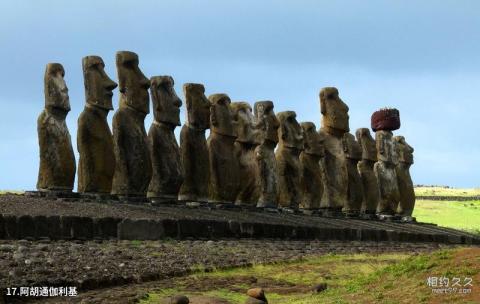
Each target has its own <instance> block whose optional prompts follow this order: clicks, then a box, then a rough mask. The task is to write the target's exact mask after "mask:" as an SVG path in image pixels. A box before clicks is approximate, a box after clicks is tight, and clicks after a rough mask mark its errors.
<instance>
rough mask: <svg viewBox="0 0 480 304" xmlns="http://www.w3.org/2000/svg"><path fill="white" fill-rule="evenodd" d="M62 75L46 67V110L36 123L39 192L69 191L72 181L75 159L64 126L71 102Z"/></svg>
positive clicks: (51, 65) (60, 68)
mask: <svg viewBox="0 0 480 304" xmlns="http://www.w3.org/2000/svg"><path fill="white" fill-rule="evenodd" d="M64 75H65V71H64V69H63V66H62V65H61V64H59V63H49V64H47V67H46V70H45V78H44V92H45V109H44V110H43V111H42V113H41V114H40V116H39V117H38V120H37V131H38V143H39V146H40V167H39V172H38V181H37V189H38V190H40V191H71V190H72V189H73V184H74V181H75V169H76V165H75V155H74V154H73V148H72V142H71V138H70V133H69V132H68V128H67V124H66V123H65V118H66V116H67V114H68V112H69V111H70V101H69V97H68V88H67V85H66V84H65V80H64V79H63V77H64Z"/></svg>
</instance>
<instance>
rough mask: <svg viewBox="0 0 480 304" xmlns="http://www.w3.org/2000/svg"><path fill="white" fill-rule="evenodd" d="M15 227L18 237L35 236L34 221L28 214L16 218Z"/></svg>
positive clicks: (28, 237)
mask: <svg viewBox="0 0 480 304" xmlns="http://www.w3.org/2000/svg"><path fill="white" fill-rule="evenodd" d="M17 229H18V238H19V239H34V238H35V222H34V221H33V218H32V217H31V216H30V215H21V216H19V217H18V218H17Z"/></svg>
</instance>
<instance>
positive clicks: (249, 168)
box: [230, 102, 259, 206]
mask: <svg viewBox="0 0 480 304" xmlns="http://www.w3.org/2000/svg"><path fill="white" fill-rule="evenodd" d="M230 107H231V109H232V114H233V120H234V126H235V130H236V135H237V138H236V140H235V148H234V150H235V157H236V158H237V159H238V170H239V172H238V174H239V185H238V191H237V195H236V199H235V204H236V205H250V206H252V205H253V206H255V205H256V203H257V201H258V196H259V192H258V190H259V184H258V179H257V170H258V169H257V162H256V160H255V148H256V147H257V146H258V143H259V141H258V140H259V139H258V136H259V134H258V131H257V130H256V129H255V126H254V119H253V113H252V108H251V107H250V105H249V104H248V103H246V102H232V103H231V104H230Z"/></svg>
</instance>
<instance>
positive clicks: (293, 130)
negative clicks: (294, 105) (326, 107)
mask: <svg viewBox="0 0 480 304" xmlns="http://www.w3.org/2000/svg"><path fill="white" fill-rule="evenodd" d="M277 119H278V121H279V122H280V128H279V129H278V137H279V139H280V143H281V144H282V145H283V146H284V147H288V148H295V149H298V150H303V131H302V128H301V127H300V125H299V124H298V121H297V114H296V113H295V112H294V111H284V112H280V113H277Z"/></svg>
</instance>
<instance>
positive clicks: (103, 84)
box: [82, 56, 117, 111]
mask: <svg viewBox="0 0 480 304" xmlns="http://www.w3.org/2000/svg"><path fill="white" fill-rule="evenodd" d="M82 68H83V82H84V85H85V97H86V99H87V104H89V105H92V106H95V107H98V108H101V109H104V110H107V111H109V110H113V105H112V96H113V93H112V91H113V90H114V89H115V88H116V87H117V83H116V82H114V81H113V80H111V79H110V78H109V77H108V76H107V74H106V73H105V64H104V63H103V60H102V58H101V57H99V56H86V57H83V59H82Z"/></svg>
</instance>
